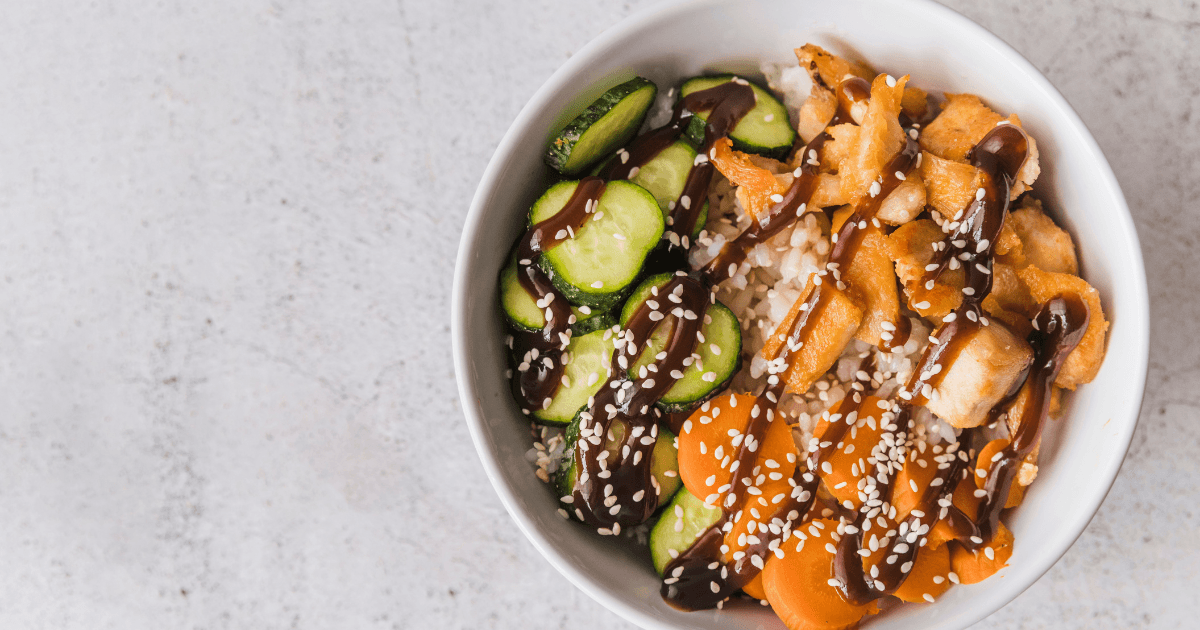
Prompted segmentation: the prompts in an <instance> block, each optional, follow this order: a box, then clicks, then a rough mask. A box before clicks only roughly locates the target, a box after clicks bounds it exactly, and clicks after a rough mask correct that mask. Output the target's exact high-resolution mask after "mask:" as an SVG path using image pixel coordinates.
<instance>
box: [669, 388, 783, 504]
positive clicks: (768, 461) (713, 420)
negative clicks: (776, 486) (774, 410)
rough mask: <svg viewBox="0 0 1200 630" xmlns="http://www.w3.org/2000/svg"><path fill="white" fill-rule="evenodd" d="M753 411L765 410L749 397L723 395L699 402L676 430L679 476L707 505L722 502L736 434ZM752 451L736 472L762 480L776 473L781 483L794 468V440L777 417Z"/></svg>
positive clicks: (738, 442)
mask: <svg viewBox="0 0 1200 630" xmlns="http://www.w3.org/2000/svg"><path fill="white" fill-rule="evenodd" d="M756 407H758V411H755V409H756ZM758 413H765V411H763V410H762V408H761V407H760V406H759V405H758V404H757V402H756V399H755V397H754V396H750V395H746V394H728V395H722V396H719V397H717V398H715V399H713V400H711V401H709V402H708V403H705V404H704V405H702V406H701V407H700V408H699V409H697V410H696V411H695V412H694V413H693V414H692V415H691V417H689V418H688V419H687V421H686V422H684V425H683V430H682V431H680V433H679V476H680V478H681V479H682V480H683V485H684V486H686V487H687V489H688V491H689V492H691V493H692V494H694V495H696V496H697V497H699V498H700V499H701V500H703V501H705V502H707V503H709V504H711V505H720V506H724V499H725V493H726V492H727V491H728V489H729V488H728V487H727V486H728V485H730V483H731V480H732V479H733V476H732V474H731V473H730V472H729V469H730V468H732V467H733V462H734V461H735V460H736V459H737V452H738V449H739V447H740V445H741V440H742V439H743V438H742V437H741V436H742V435H743V434H744V433H745V431H746V428H747V427H748V426H749V424H750V420H751V419H752V418H751V416H753V415H756V414H758ZM731 432H732V433H733V435H730V433H731ZM735 442H736V445H735ZM755 455H756V461H755V465H754V467H753V468H751V469H750V470H738V471H737V474H738V475H739V476H747V475H749V474H754V475H755V476H756V477H757V476H758V475H763V476H765V477H766V479H765V480H764V481H772V480H777V479H776V477H778V479H783V480H785V483H786V480H787V479H789V478H791V476H792V473H793V472H795V470H796V457H797V456H796V443H795V441H794V440H793V439H792V431H791V429H790V428H789V427H788V426H787V422H786V421H785V420H784V419H783V417H782V416H776V417H775V418H774V419H773V420H772V421H771V423H770V425H769V426H768V428H767V431H766V433H765V435H763V438H762V441H761V443H760V444H759V445H758V447H757V450H756V451H755ZM756 468H757V469H758V472H757V473H755V472H754V470H755V469H756ZM722 488H725V489H724V490H722ZM789 489H790V488H789ZM771 496H774V494H772V495H771Z"/></svg>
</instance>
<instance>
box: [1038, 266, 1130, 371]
mask: <svg viewBox="0 0 1200 630" xmlns="http://www.w3.org/2000/svg"><path fill="white" fill-rule="evenodd" d="M1017 276H1018V277H1020V278H1021V281H1023V282H1024V283H1025V285H1026V286H1028V287H1029V293H1030V295H1032V296H1033V299H1034V301H1035V302H1037V303H1039V304H1041V303H1044V302H1046V301H1047V300H1050V299H1052V298H1054V297H1056V296H1059V295H1062V294H1064V293H1077V294H1079V297H1081V298H1083V301H1084V302H1085V303H1086V304H1087V307H1088V327H1087V330H1086V331H1084V333H1083V339H1081V340H1080V341H1079V345H1078V346H1076V347H1075V349H1074V350H1073V351H1071V354H1069V355H1067V360H1066V361H1064V362H1063V366H1062V370H1061V371H1060V372H1059V373H1058V378H1057V379H1055V381H1054V384H1055V385H1058V386H1059V387H1065V388H1067V389H1071V390H1073V389H1075V387H1077V386H1079V385H1081V384H1083V383H1090V382H1091V381H1092V379H1094V378H1096V373H1097V372H1099V371H1100V363H1101V362H1102V361H1103V360H1104V335H1105V333H1106V331H1107V330H1108V321H1107V320H1105V318H1104V311H1103V310H1102V308H1101V306H1100V293H1099V292H1098V291H1096V289H1094V288H1092V285H1090V284H1088V283H1087V282H1086V281H1085V280H1084V279H1083V278H1080V277H1078V276H1072V275H1068V274H1065V273H1052V272H1048V271H1042V270H1041V269H1038V268H1037V267H1033V266H1030V267H1026V268H1024V269H1020V270H1018V271H1017Z"/></svg>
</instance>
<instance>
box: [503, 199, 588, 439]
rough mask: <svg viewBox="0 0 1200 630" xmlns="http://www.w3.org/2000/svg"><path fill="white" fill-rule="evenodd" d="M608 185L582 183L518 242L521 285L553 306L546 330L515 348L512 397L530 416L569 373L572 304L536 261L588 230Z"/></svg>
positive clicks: (526, 336)
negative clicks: (516, 361) (516, 362)
mask: <svg viewBox="0 0 1200 630" xmlns="http://www.w3.org/2000/svg"><path fill="white" fill-rule="evenodd" d="M605 185H606V184H605V181H604V180H603V179H600V178H599V177H585V178H583V179H582V180H580V182H579V185H578V186H576V187H575V192H574V193H572V194H571V198H570V199H568V200H567V203H566V205H564V206H563V208H562V210H559V211H558V213H557V214H555V215H554V216H552V217H549V218H547V219H546V220H544V221H542V222H540V223H538V224H536V225H534V226H533V227H531V228H529V230H527V231H526V232H525V234H524V235H523V236H522V237H521V240H519V241H518V242H517V248H516V256H517V279H518V281H520V283H521V286H522V287H523V288H524V289H525V290H526V291H527V292H528V293H529V295H531V296H533V298H534V300H536V301H537V302H538V303H540V304H545V302H546V301H547V300H548V301H549V304H546V305H545V306H544V307H543V309H544V311H543V314H544V317H545V319H546V325H545V326H543V327H542V329H541V330H538V331H532V332H520V333H517V334H515V335H514V336H513V337H514V338H513V348H514V349H515V350H516V353H517V356H519V357H521V361H520V364H519V365H518V368H517V369H518V376H517V378H514V379H513V394H514V396H516V398H517V401H518V402H519V403H520V404H521V408H522V411H524V412H525V413H526V414H527V415H528V414H529V412H530V411H531V410H533V409H542V408H544V407H545V406H547V405H548V404H549V403H548V401H549V400H550V399H551V398H553V396H554V394H555V393H556V392H557V391H558V387H559V385H560V384H561V381H562V376H563V371H564V370H565V369H566V364H565V363H564V362H563V360H564V358H565V356H564V355H565V350H566V347H567V343H568V342H569V341H570V334H571V323H570V321H569V320H570V318H571V305H570V304H569V303H568V302H567V300H566V298H564V297H563V296H562V294H561V293H559V291H558V290H557V289H555V288H554V285H553V284H552V283H551V282H550V279H549V278H547V277H546V274H545V273H544V272H543V271H542V270H541V269H540V268H539V267H538V266H537V264H536V262H535V261H536V259H537V256H538V254H540V253H541V252H543V251H546V250H548V249H550V248H551V247H554V246H555V245H558V244H559V243H561V242H563V241H564V240H566V239H567V238H569V237H570V236H571V235H572V234H574V232H576V231H578V230H579V229H581V228H582V227H583V225H584V224H585V223H586V222H587V220H588V217H589V216H591V214H592V213H593V212H595V208H596V205H597V203H598V201H599V199H600V195H602V194H604V188H605ZM522 368H524V369H522Z"/></svg>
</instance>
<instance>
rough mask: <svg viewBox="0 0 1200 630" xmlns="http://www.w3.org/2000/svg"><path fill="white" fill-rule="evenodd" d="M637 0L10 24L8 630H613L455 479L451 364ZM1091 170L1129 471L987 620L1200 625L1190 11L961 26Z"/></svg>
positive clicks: (1148, 9) (272, 6)
mask: <svg viewBox="0 0 1200 630" xmlns="http://www.w3.org/2000/svg"><path fill="white" fill-rule="evenodd" d="M646 4H649V3H647V2H625V3H617V2H570V3H567V2H560V1H552V0H540V1H538V2H531V3H528V5H527V6H524V7H522V8H520V9H517V8H515V7H508V6H505V7H503V8H502V7H501V6H497V3H485V2H467V1H445V2H443V1H410V0H386V1H376V0H365V1H362V2H354V3H349V2H337V1H333V0H329V1H316V0H313V1H304V2H268V1H266V0H241V1H233V0H220V1H216V2H201V3H176V2H163V3H146V2H135V1H132V0H113V1H105V2H95V3H90V4H84V3H70V2H64V1H62V0H46V1H44V2H22V3H10V4H9V5H7V6H6V7H5V11H4V17H3V19H0V59H3V62H2V63H0V86H3V90H2V92H0V268H2V269H3V274H2V277H3V282H2V283H0V288H2V291H3V293H2V295H3V299H2V300H0V329H2V331H3V334H0V401H2V402H0V540H3V541H4V543H3V544H0V593H2V595H0V628H70V629H85V628H86V629H89V630H99V629H107V628H122V629H135V630H142V629H146V630H149V629H158V628H195V629H220V628H254V629H256V630H258V629H274V628H405V629H410V628H411V629H424V628H470V629H472V630H475V629H483V628H513V629H515V628H567V627H570V628H572V630H585V629H590V628H627V627H629V626H628V625H627V624H625V623H624V622H622V621H620V620H619V619H618V618H617V617H615V616H614V615H613V614H611V613H608V612H606V611H605V610H604V609H602V608H601V607H600V606H599V605H598V604H595V603H593V602H592V601H591V600H590V599H589V598H588V597H586V596H585V595H583V594H581V593H580V592H578V591H576V590H575V589H574V588H573V587H571V586H570V585H568V584H566V583H565V582H564V580H563V578H561V577H560V576H559V575H558V574H557V573H556V572H555V570H554V569H553V568H551V566H550V565H549V564H548V563H547V562H545V561H544V560H543V559H542V558H541V557H540V556H539V555H538V554H537V552H536V551H534V549H533V548H532V547H531V546H530V545H529V544H528V543H527V542H525V540H524V538H523V537H522V535H521V534H520V532H519V531H518V530H517V528H516V526H515V525H514V524H513V523H512V522H511V520H510V519H509V517H508V516H507V514H506V513H505V511H504V509H503V508H502V507H501V505H500V502H499V500H498V499H497V497H496V495H495V494H494V492H493V491H492V488H491V485H490V484H489V483H488V480H487V479H486V478H485V477H484V474H483V470H482V468H481V466H480V465H479V463H478V462H477V460H476V457H475V454H474V450H473V448H472V445H471V442H470V439H469V436H468V434H467V430H466V427H465V424H464V422H463V418H462V412H461V409H460V406H459V404H458V401H457V400H456V396H457V390H456V386H455V382H454V370H453V365H452V362H451V358H450V352H449V345H450V336H449V328H448V323H447V320H448V313H449V308H450V303H449V294H450V280H451V273H452V269H453V265H454V257H455V253H456V249H457V246H458V237H459V232H460V229H461V226H462V222H463V218H464V215H465V212H466V209H467V206H468V204H469V201H470V199H471V196H472V193H473V191H474V188H475V185H476V183H477V181H478V178H479V176H480V175H481V173H482V171H483V169H484V166H485V164H486V163H487V161H488V159H489V157H490V156H491V153H492V151H493V149H494V148H495V146H496V144H497V142H498V141H499V139H500V137H501V136H502V135H503V133H504V132H505V130H506V129H507V127H508V125H509V123H510V122H511V121H512V119H513V118H514V116H515V115H516V113H517V112H518V110H519V109H520V108H521V106H522V105H523V104H524V102H525V101H526V99H528V97H529V96H530V95H531V94H532V93H533V92H534V90H535V89H537V87H538V86H539V85H541V83H542V82H543V81H545V79H546V78H547V77H548V76H549V75H550V74H551V73H552V72H553V71H554V70H555V68H556V67H558V66H559V65H560V64H561V63H562V62H563V61H564V60H566V59H567V58H568V57H569V56H570V54H571V53H572V51H575V50H578V49H579V48H580V47H581V46H582V45H583V44H584V43H586V42H587V41H588V40H589V39H590V38H591V37H593V36H594V35H596V34H597V33H599V32H600V31H602V30H603V29H604V28H606V27H608V26H610V25H611V24H613V23H615V22H617V21H618V20H619V19H621V18H622V17H624V16H626V15H628V14H629V13H630V12H632V11H634V10H637V9H638V8H640V7H642V6H644V5H646ZM951 4H952V5H953V6H954V7H955V8H956V9H958V10H960V11H962V12H964V13H966V14H967V15H968V16H970V17H972V18H974V19H976V20H977V21H979V22H981V23H982V24H983V25H984V26H986V27H987V28H989V29H991V30H993V31H995V32H996V33H997V34H999V35H1000V37H1002V38H1003V39H1005V40H1007V41H1008V42H1010V43H1012V44H1013V45H1014V46H1015V47H1016V48H1017V49H1018V50H1020V51H1021V52H1022V53H1024V54H1025V55H1026V56H1027V57H1029V58H1030V59H1031V60H1032V61H1033V63H1034V65H1036V66H1037V67H1038V68H1040V69H1041V70H1042V71H1043V72H1045V73H1046V74H1047V76H1048V77H1049V78H1050V80H1051V81H1052V82H1053V83H1054V84H1055V85H1057V86H1058V88H1059V89H1060V90H1062V92H1063V93H1064V94H1065V95H1066V97H1067V99H1068V100H1069V101H1070V102H1071V103H1072V104H1073V105H1074V106H1075V108H1076V109H1077V110H1078V111H1079V113H1080V115H1081V116H1082V117H1083V120H1084V121H1085V122H1086V123H1087V124H1088V126H1089V127H1090V128H1091V129H1092V131H1093V133H1094V134H1095V135H1096V138H1097V140H1099V142H1100V145H1101V146H1102V147H1103V149H1104V151H1105V153H1106V154H1107V155H1108V157H1109V160H1110V161H1111V163H1112V166H1113V168H1114V170H1115V171H1116V174H1117V176H1118V178H1119V179H1120V182H1121V185H1122V186H1123V187H1124V190H1125V192H1126V195H1127V196H1128V200H1129V205H1130V207H1131V209H1132V211H1133V215H1134V219H1135V221H1136V222H1137V226H1138V229H1139V230H1140V234H1141V239H1142V244H1143V247H1144V251H1145V255H1146V263H1147V265H1146V266H1147V271H1148V273H1149V281H1150V292H1151V297H1152V310H1153V321H1154V325H1153V329H1152V331H1151V342H1152V354H1151V361H1150V377H1149V382H1148V385H1147V390H1146V402H1145V405H1144V407H1143V413H1142V417H1141V421H1140V426H1139V428H1138V431H1137V434H1136V435H1135V437H1134V441H1133V446H1132V449H1131V450H1130V452H1129V457H1128V459H1127V460H1126V462H1125V466H1124V469H1123V470H1122V472H1121V476H1120V478H1119V479H1118V480H1117V482H1116V485H1115V486H1114V488H1113V491H1112V493H1111V494H1110V495H1109V497H1108V500H1107V501H1106V502H1105V504H1104V506H1103V508H1102V509H1101V510H1100V512H1099V514H1098V515H1097V517H1096V519H1095V520H1094V521H1093V522H1092V524H1091V526H1090V527H1089V528H1088V529H1087V531H1086V532H1084V534H1083V536H1082V537H1081V538H1080V539H1079V541H1078V542H1077V543H1076V544H1075V546H1074V547H1073V548H1072V549H1071V550H1070V551H1069V552H1068V553H1067V555H1066V556H1065V557H1064V558H1063V559H1062V561H1060V562H1059V563H1058V564H1057V565H1056V566H1055V567H1054V568H1053V569H1052V570H1051V571H1050V572H1049V573H1048V574H1047V575H1046V576H1045V577H1044V578H1043V579H1042V580H1041V581H1040V582H1038V583H1037V584H1035V585H1034V586H1033V587H1032V588H1030V589H1029V590H1028V591H1027V592H1026V593H1025V594H1024V595H1022V596H1021V597H1020V598H1018V599H1017V600H1016V601H1015V602H1013V603H1012V604H1011V605H1009V606H1008V607H1006V608H1004V609H1003V610H1002V611H1000V612H999V613H997V614H996V615H994V616H993V617H991V618H990V619H988V620H987V621H985V622H983V623H981V624H980V625H979V626H978V627H981V628H1043V627H1045V628H1118V627H1120V628H1125V627H1154V628H1185V627H1195V624H1196V623H1197V621H1196V619H1197V618H1198V617H1200V597H1197V596H1196V594H1195V590H1194V589H1195V588H1196V586H1197V585H1198V584H1200V569H1197V566H1200V535H1198V534H1200V513H1198V512H1197V508H1196V503H1193V501H1195V500H1196V499H1197V497H1200V458H1198V457H1197V451H1196V448H1197V444H1198V443H1200V419H1198V418H1197V409H1198V408H1200V362H1198V360H1197V356H1198V355H1200V353H1198V351H1200V340H1198V339H1197V335H1196V333H1197V327H1196V325H1195V322H1197V321H1200V297H1198V295H1200V279H1198V278H1200V276H1198V275H1196V274H1195V273H1194V270H1195V269H1196V267H1197V264H1198V263H1200V253H1198V252H1200V250H1198V248H1197V242H1198V240H1200V208H1197V204H1196V202H1195V199H1196V198H1197V196H1200V166H1197V164H1198V163H1200V148H1198V147H1200V110H1198V109H1197V106H1196V101H1197V97H1198V95H1200V81H1198V78H1200V53H1197V51H1198V50H1200V41H1198V40H1200V9H1198V8H1197V6H1196V4H1195V3H1194V2H1191V3H1188V2H1182V1H1178V2H1173V1H1166V0H1164V1H1161V2H1139V3H1137V4H1133V3H1116V2H1112V3H1104V2H1100V1H1096V0H1083V1H1066V0H1049V1H1047V0H1039V1H1034V2H1022V3H1020V4H1018V5H1016V6H1001V4H1000V3H992V2H984V1H970V2H967V1H959V0H956V1H955V2H952V3H951Z"/></svg>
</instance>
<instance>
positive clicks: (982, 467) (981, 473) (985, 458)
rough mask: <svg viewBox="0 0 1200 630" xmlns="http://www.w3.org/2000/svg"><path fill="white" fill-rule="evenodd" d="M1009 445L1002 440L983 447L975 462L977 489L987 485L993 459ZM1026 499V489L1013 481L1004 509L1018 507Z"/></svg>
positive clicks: (1006, 441)
mask: <svg viewBox="0 0 1200 630" xmlns="http://www.w3.org/2000/svg"><path fill="white" fill-rule="evenodd" d="M1008 445H1009V441H1008V440H1006V439H1004V438H1000V439H998V440H992V441H991V442H988V443H987V444H986V445H985V446H984V447H983V450H981V451H979V458H978V459H976V460H975V485H976V486H977V487H979V488H983V487H984V486H985V485H987V474H988V469H989V468H991V466H992V458H993V457H995V456H996V453H999V452H1000V451H1002V450H1004V449H1005V448H1007V447H1008ZM1024 498H1025V487H1024V486H1022V485H1021V484H1019V483H1017V480H1016V479H1013V483H1012V486H1011V487H1010V488H1009V489H1008V498H1007V499H1005V501H1004V507H1006V508H1010V507H1016V506H1018V505H1020V504H1021V499H1024Z"/></svg>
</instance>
